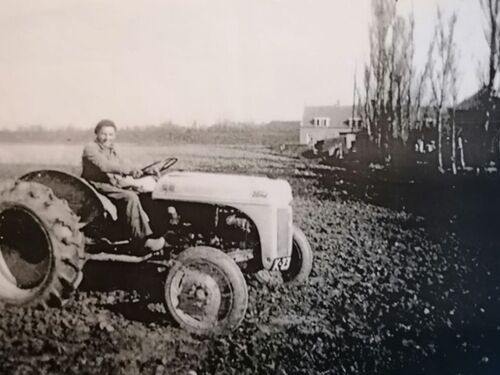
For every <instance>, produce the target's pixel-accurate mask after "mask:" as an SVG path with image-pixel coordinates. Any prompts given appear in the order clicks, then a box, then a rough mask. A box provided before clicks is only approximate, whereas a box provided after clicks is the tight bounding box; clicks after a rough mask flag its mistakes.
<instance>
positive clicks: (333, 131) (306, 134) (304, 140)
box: [300, 126, 345, 146]
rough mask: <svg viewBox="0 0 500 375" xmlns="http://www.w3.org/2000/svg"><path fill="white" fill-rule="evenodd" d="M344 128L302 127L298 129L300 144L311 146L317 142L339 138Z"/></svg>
mask: <svg viewBox="0 0 500 375" xmlns="http://www.w3.org/2000/svg"><path fill="white" fill-rule="evenodd" d="M341 131H345V128H344V127H343V128H332V127H328V128H327V127H315V126H303V127H301V128H300V144H302V145H310V146H313V145H314V144H315V143H316V142H317V141H320V140H322V139H328V138H336V137H338V136H340V132H341Z"/></svg>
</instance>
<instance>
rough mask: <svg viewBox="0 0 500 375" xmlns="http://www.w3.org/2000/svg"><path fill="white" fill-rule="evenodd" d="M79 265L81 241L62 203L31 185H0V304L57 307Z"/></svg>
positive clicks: (74, 281)
mask: <svg viewBox="0 0 500 375" xmlns="http://www.w3.org/2000/svg"><path fill="white" fill-rule="evenodd" d="M83 263H84V237H83V235H82V233H81V232H80V231H79V226H78V217H77V216H76V215H75V214H74V213H73V211H72V210H71V209H70V208H69V206H68V204H67V202H66V201H63V200H60V199H58V198H57V197H56V196H54V194H53V192H52V190H51V189H49V188H48V187H46V186H43V185H41V184H38V183H35V182H24V181H16V182H9V183H4V184H1V185H0V304H3V305H14V306H27V305H42V306H45V307H46V306H60V305H61V304H62V302H63V300H65V299H67V298H68V297H69V296H70V294H71V292H72V291H73V290H74V289H75V288H76V287H77V286H78V284H79V283H80V281H81V279H82V267H83Z"/></svg>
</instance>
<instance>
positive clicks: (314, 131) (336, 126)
mask: <svg viewBox="0 0 500 375" xmlns="http://www.w3.org/2000/svg"><path fill="white" fill-rule="evenodd" d="M351 116H352V107H351V106H341V105H329V106H306V107H305V108H304V114H303V116H302V121H301V123H300V144H303V145H310V146H314V144H315V143H316V142H318V141H321V140H325V139H333V138H339V137H345V138H346V141H347V142H346V143H347V147H348V148H350V147H351V145H352V143H353V142H354V140H355V139H356V136H355V133H356V132H357V130H358V126H359V121H356V120H355V121H353V120H352V119H351Z"/></svg>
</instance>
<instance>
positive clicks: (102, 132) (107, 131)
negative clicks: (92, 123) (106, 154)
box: [94, 120, 116, 147]
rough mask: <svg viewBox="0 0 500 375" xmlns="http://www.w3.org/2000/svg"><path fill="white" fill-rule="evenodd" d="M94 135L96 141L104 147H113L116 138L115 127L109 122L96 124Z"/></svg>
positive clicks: (103, 121) (102, 121)
mask: <svg viewBox="0 0 500 375" xmlns="http://www.w3.org/2000/svg"><path fill="white" fill-rule="evenodd" d="M94 133H95V135H96V140H97V142H99V143H100V144H101V145H103V146H104V147H113V144H114V141H115V138H116V125H115V123H114V122H113V121H111V120H101V121H99V122H98V123H97V125H96V127H95V129H94Z"/></svg>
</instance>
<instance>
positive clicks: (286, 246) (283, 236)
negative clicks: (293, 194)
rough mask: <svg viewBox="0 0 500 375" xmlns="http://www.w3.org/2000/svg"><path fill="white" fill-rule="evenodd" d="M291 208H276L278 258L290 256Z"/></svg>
mask: <svg viewBox="0 0 500 375" xmlns="http://www.w3.org/2000/svg"><path fill="white" fill-rule="evenodd" d="M291 249H292V208H291V207H288V208H278V257H286V256H290V255H291Z"/></svg>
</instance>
